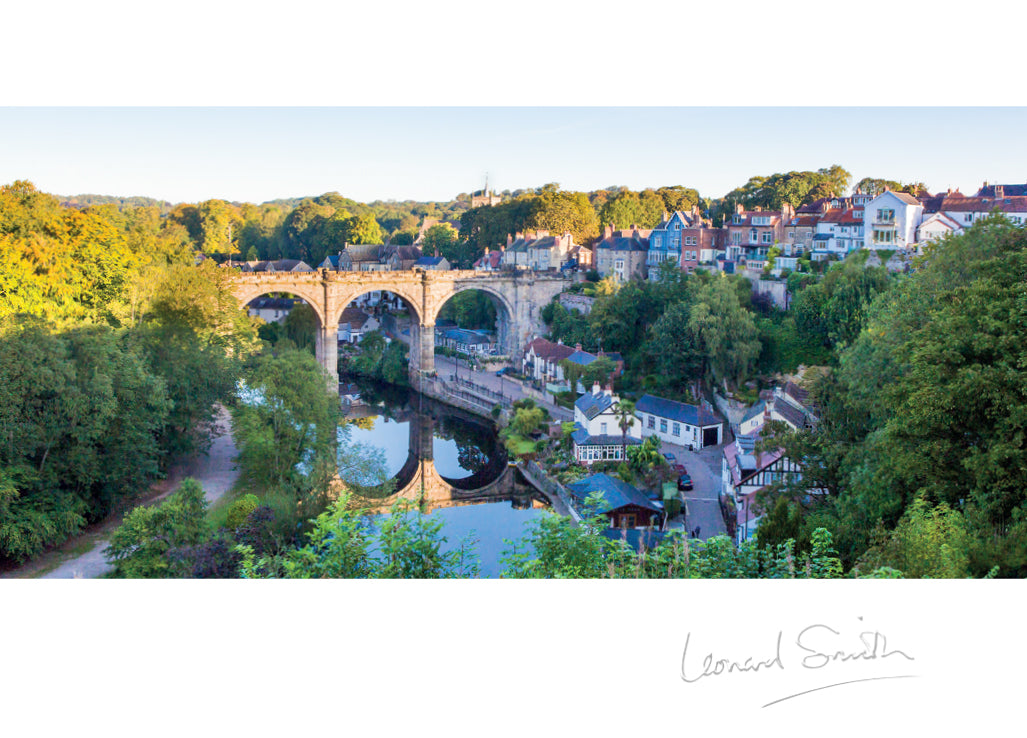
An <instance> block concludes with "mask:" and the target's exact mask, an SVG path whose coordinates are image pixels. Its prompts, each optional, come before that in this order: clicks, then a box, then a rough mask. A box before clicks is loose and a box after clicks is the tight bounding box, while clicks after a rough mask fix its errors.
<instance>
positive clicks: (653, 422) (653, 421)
mask: <svg viewBox="0 0 1027 738" xmlns="http://www.w3.org/2000/svg"><path fill="white" fill-rule="evenodd" d="M646 427H647V428H655V427H656V418H654V417H653V416H652V415H650V416H649V423H648V424H647V425H646Z"/></svg>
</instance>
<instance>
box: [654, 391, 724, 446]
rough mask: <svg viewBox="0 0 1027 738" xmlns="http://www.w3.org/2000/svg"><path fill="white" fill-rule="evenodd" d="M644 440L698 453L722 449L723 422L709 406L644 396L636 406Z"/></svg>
mask: <svg viewBox="0 0 1027 738" xmlns="http://www.w3.org/2000/svg"><path fill="white" fill-rule="evenodd" d="M635 415H636V416H637V417H638V419H639V421H640V425H641V429H640V435H641V436H643V437H644V436H657V437H658V438H659V439H660V440H661V441H666V442H667V443H674V444H677V445H679V446H687V447H688V448H690V449H692V450H698V449H701V448H705V447H707V446H719V445H720V444H721V443H722V442H723V438H724V419H723V418H721V417H720V415H718V414H717V413H716V412H714V410H713V408H711V407H709V406H708V405H706V404H703V405H688V404H686V403H684V402H677V401H675V400H666V399H664V398H662V397H657V396H655V395H642V397H641V398H639V400H638V402H636V403H635Z"/></svg>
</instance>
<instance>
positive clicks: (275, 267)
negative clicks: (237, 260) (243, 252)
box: [239, 259, 314, 273]
mask: <svg viewBox="0 0 1027 738" xmlns="http://www.w3.org/2000/svg"><path fill="white" fill-rule="evenodd" d="M239 270H240V271H243V272H269V273H280V272H312V271H314V270H313V269H311V268H310V265H309V264H307V263H306V262H303V261H300V260H299V259H278V260H277V261H246V262H243V263H242V264H240V265H239Z"/></svg>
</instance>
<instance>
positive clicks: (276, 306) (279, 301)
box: [247, 297, 297, 310]
mask: <svg viewBox="0 0 1027 738" xmlns="http://www.w3.org/2000/svg"><path fill="white" fill-rule="evenodd" d="M296 302H297V301H296V300H294V299H293V298H291V297H258V298H257V299H256V300H253V301H252V302H251V303H250V304H249V305H248V306H247V307H249V308H251V309H253V310H292V308H293V306H294V305H295V304H296Z"/></svg>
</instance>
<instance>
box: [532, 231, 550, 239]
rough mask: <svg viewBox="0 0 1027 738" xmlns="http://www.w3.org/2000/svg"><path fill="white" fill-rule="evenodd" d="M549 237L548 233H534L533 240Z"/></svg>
mask: <svg viewBox="0 0 1027 738" xmlns="http://www.w3.org/2000/svg"><path fill="white" fill-rule="evenodd" d="M548 235H549V231H535V238H545V237H546V236H548Z"/></svg>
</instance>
